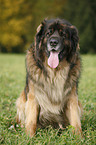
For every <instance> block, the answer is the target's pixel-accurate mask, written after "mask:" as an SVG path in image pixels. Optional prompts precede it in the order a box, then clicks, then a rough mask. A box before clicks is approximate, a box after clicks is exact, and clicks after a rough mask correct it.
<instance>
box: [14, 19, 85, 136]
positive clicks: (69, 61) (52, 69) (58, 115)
mask: <svg viewBox="0 0 96 145" xmlns="http://www.w3.org/2000/svg"><path fill="white" fill-rule="evenodd" d="M26 70H27V74H26V86H25V89H24V90H23V92H22V93H21V95H20V97H19V98H18V99H17V101H16V106H17V122H18V123H19V122H20V123H21V124H25V127H26V131H27V133H28V134H29V135H30V136H33V135H34V134H35V131H36V128H37V127H38V126H39V127H46V126H48V125H52V126H53V127H54V128H58V127H59V128H61V129H63V128H64V127H65V126H66V125H68V124H70V125H72V126H74V128H75V132H76V133H81V122H80V116H81V112H82V107H81V104H80V102H79V101H78V80H79V77H80V70H81V61H80V56H79V37H78V31H77V29H76V27H75V26H73V25H72V24H70V23H69V22H68V21H66V20H64V19H58V18H57V19H51V20H46V19H45V20H44V21H43V22H42V23H41V24H40V25H39V27H38V28H37V33H36V36H35V43H33V44H32V45H31V47H30V48H29V49H28V51H27V55H26Z"/></svg>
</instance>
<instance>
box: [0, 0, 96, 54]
mask: <svg viewBox="0 0 96 145" xmlns="http://www.w3.org/2000/svg"><path fill="white" fill-rule="evenodd" d="M46 17H47V18H56V17H60V18H64V19H67V20H68V21H70V23H72V24H73V25H75V26H76V27H77V28H78V31H79V37H80V48H81V49H80V51H81V53H85V54H86V53H96V42H95V41H96V40H95V39H96V0H0V52H3V53H24V52H25V50H26V49H27V48H28V47H29V45H30V44H31V43H32V42H33V41H34V35H35V33H36V28H37V26H38V25H39V24H40V23H41V22H42V21H43V19H44V18H46Z"/></svg>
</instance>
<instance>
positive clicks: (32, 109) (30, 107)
mask: <svg viewBox="0 0 96 145" xmlns="http://www.w3.org/2000/svg"><path fill="white" fill-rule="evenodd" d="M27 97H28V99H27V102H26V106H25V116H26V120H25V127H26V132H27V134H29V135H30V136H31V137H32V136H34V135H35V131H36V127H37V118H38V103H37V101H36V99H35V96H34V94H33V93H32V92H29V93H28V96H27Z"/></svg>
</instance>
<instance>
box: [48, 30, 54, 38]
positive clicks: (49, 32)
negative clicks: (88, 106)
mask: <svg viewBox="0 0 96 145" xmlns="http://www.w3.org/2000/svg"><path fill="white" fill-rule="evenodd" d="M52 33H53V31H52V29H50V30H49V31H48V32H47V34H46V35H47V37H49V36H50V35H51V34H52Z"/></svg>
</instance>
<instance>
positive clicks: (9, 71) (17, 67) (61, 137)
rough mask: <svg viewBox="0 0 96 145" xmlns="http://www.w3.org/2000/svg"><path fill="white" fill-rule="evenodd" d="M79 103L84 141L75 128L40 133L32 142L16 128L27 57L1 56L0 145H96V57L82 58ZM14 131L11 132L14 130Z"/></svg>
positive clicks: (46, 130)
mask: <svg viewBox="0 0 96 145" xmlns="http://www.w3.org/2000/svg"><path fill="white" fill-rule="evenodd" d="M82 66H83V67H82V75H81V79H80V84H79V100H80V101H81V103H82V105H83V108H84V112H83V116H82V119H81V122H82V130H83V137H80V136H76V135H73V134H72V131H71V130H72V127H71V126H69V127H67V128H66V129H65V130H64V131H60V130H58V129H52V127H49V128H47V129H38V131H37V133H36V136H35V137H34V138H29V137H28V136H27V135H26V133H25V130H24V129H23V128H21V127H20V126H19V127H15V126H16V122H15V115H16V108H15V101H16V99H17V97H18V96H19V94H20V92H21V91H22V89H23V87H24V85H25V55H14V54H0V144H4V145H18V144H19V145H33V144H35V145H42V144H44V145H75V144H77V145H81V144H82V145H85V144H86V145H95V143H96V55H84V56H82ZM12 125H13V126H14V128H10V127H11V126H12Z"/></svg>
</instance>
